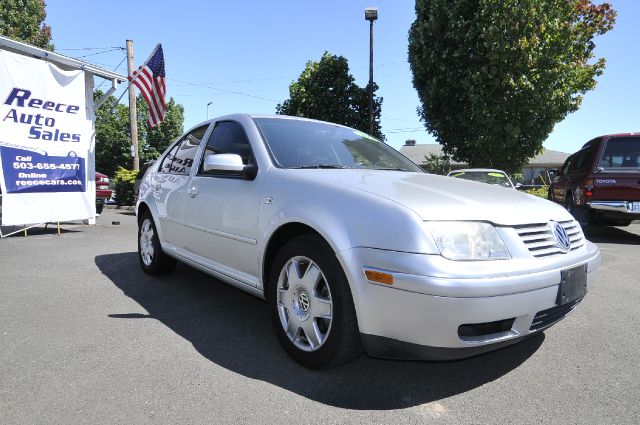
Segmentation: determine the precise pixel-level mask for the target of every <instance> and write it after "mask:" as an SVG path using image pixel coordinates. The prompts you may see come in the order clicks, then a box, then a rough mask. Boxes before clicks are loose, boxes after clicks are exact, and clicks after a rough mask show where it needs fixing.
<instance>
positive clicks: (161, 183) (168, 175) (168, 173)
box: [152, 125, 208, 248]
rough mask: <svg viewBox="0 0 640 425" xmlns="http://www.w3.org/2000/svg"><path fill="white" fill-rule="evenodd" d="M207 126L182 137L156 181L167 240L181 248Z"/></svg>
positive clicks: (158, 205)
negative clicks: (193, 173)
mask: <svg viewBox="0 0 640 425" xmlns="http://www.w3.org/2000/svg"><path fill="white" fill-rule="evenodd" d="M207 127H208V125H204V126H201V127H198V128H196V129H194V130H192V131H190V132H189V133H187V134H186V135H185V136H184V137H182V138H181V139H180V140H179V141H178V142H177V143H176V144H175V145H174V146H173V147H172V148H171V149H170V150H169V152H168V153H167V154H166V155H165V156H164V157H163V158H162V162H161V163H160V165H159V166H158V172H157V173H156V175H155V176H154V181H153V182H152V185H153V195H154V198H155V201H156V208H157V211H158V217H159V219H160V220H159V221H160V223H159V224H160V226H161V228H162V234H163V237H164V241H165V242H168V243H170V244H172V245H174V246H176V247H180V248H182V247H183V246H184V235H183V233H184V229H183V225H184V219H185V217H184V215H185V208H186V205H185V202H186V196H187V195H186V192H187V183H188V182H189V173H190V172H191V169H192V167H193V161H194V157H195V154H196V152H197V150H198V147H199V145H200V141H201V140H202V138H203V137H204V134H205V132H206V130H207Z"/></svg>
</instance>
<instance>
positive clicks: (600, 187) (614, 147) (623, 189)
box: [593, 137, 640, 201]
mask: <svg viewBox="0 0 640 425" xmlns="http://www.w3.org/2000/svg"><path fill="white" fill-rule="evenodd" d="M593 186H594V188H593V199H594V200H598V201H640V137H614V138H610V139H608V140H607V141H606V142H605V145H604V147H603V149H602V153H601V154H600V158H599V160H598V164H597V168H596V174H595V178H594V182H593Z"/></svg>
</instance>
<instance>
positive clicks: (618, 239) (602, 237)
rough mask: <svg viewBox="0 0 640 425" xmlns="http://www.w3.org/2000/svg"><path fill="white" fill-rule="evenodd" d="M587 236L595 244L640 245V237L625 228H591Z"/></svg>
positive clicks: (586, 232) (587, 230)
mask: <svg viewBox="0 0 640 425" xmlns="http://www.w3.org/2000/svg"><path fill="white" fill-rule="evenodd" d="M585 236H586V237H587V239H588V240H590V241H591V242H593V243H615V244H621V245H640V235H638V234H635V233H632V232H629V231H627V230H625V228H624V227H608V226H589V227H587V228H586V229H585Z"/></svg>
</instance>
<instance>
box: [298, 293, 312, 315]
mask: <svg viewBox="0 0 640 425" xmlns="http://www.w3.org/2000/svg"><path fill="white" fill-rule="evenodd" d="M298 304H299V305H300V309H301V310H302V311H304V312H307V311H309V304H310V301H309V295H308V294H307V293H306V292H304V291H303V292H300V295H298Z"/></svg>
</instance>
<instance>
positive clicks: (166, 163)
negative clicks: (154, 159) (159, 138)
mask: <svg viewBox="0 0 640 425" xmlns="http://www.w3.org/2000/svg"><path fill="white" fill-rule="evenodd" d="M179 144H180V142H177V143H176V144H175V145H173V147H172V148H171V149H170V150H169V152H167V154H166V155H165V156H164V158H162V162H161V163H160V166H159V167H158V172H159V173H168V172H169V171H170V170H171V162H172V161H173V158H174V156H175V155H176V151H177V150H178V145H179Z"/></svg>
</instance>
